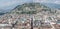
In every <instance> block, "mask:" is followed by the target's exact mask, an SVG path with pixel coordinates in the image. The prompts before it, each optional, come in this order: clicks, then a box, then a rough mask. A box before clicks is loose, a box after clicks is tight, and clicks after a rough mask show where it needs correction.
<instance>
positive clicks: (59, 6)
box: [42, 3, 60, 9]
mask: <svg viewBox="0 0 60 29" xmlns="http://www.w3.org/2000/svg"><path fill="white" fill-rule="evenodd" d="M42 4H43V5H46V6H47V7H50V8H57V9H60V4H54V3H42Z"/></svg>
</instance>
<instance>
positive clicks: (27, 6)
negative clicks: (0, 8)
mask: <svg viewBox="0 0 60 29" xmlns="http://www.w3.org/2000/svg"><path fill="white" fill-rule="evenodd" d="M42 10H44V11H47V10H50V8H49V7H47V6H45V5H42V4H40V3H24V4H22V5H18V6H16V7H15V8H14V9H13V10H12V11H11V12H10V13H12V14H13V13H17V14H35V13H37V12H40V11H42Z"/></svg>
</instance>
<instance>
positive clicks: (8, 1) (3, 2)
mask: <svg viewBox="0 0 60 29" xmlns="http://www.w3.org/2000/svg"><path fill="white" fill-rule="evenodd" d="M29 1H32V0H0V8H5V7H8V6H12V5H16V4H17V3H24V2H29ZM34 1H35V0H34ZM36 1H37V0H36ZM37 2H42V3H56V4H60V0H38V1H37Z"/></svg>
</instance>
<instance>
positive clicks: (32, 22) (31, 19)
mask: <svg viewBox="0 0 60 29" xmlns="http://www.w3.org/2000/svg"><path fill="white" fill-rule="evenodd" d="M31 29H33V18H31Z"/></svg>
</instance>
